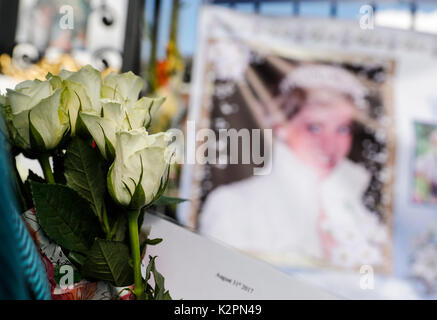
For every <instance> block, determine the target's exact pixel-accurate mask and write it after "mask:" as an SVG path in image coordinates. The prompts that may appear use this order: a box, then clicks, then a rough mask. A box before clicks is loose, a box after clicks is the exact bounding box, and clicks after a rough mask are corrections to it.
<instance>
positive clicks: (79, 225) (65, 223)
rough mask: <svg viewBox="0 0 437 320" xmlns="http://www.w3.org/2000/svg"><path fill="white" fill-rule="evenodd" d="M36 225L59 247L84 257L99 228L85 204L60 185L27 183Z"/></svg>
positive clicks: (76, 195) (73, 192)
mask: <svg viewBox="0 0 437 320" xmlns="http://www.w3.org/2000/svg"><path fill="white" fill-rule="evenodd" d="M30 185H31V189H32V196H33V201H34V204H35V210H36V214H37V217H38V221H39V224H40V225H41V227H42V228H43V230H44V231H45V232H46V233H47V235H48V236H49V237H50V238H51V239H53V240H54V241H55V242H56V243H57V244H59V245H60V246H61V247H63V248H66V249H68V250H72V251H78V252H81V253H86V252H87V251H88V250H89V248H90V247H91V245H92V243H93V241H94V238H96V237H98V236H99V234H100V232H99V224H98V222H97V221H96V218H95V216H94V215H93V212H92V210H91V208H90V206H89V204H88V202H87V201H86V200H84V199H83V198H82V197H80V196H79V195H78V194H77V192H76V191H74V190H72V189H70V188H68V187H66V186H62V185H57V184H43V183H38V182H35V181H31V182H30Z"/></svg>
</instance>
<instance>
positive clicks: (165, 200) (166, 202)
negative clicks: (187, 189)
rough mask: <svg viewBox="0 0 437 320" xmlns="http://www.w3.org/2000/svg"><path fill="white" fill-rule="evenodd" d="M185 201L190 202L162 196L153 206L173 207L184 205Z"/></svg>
mask: <svg viewBox="0 0 437 320" xmlns="http://www.w3.org/2000/svg"><path fill="white" fill-rule="evenodd" d="M185 201H188V200H187V199H183V198H176V197H167V196H164V195H162V196H161V197H159V198H158V200H156V201H155V202H154V203H153V204H154V205H157V206H171V205H174V204H179V203H182V202H185Z"/></svg>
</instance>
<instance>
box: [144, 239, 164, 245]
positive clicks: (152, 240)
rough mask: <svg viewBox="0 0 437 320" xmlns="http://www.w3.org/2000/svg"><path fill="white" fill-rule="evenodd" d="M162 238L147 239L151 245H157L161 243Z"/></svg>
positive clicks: (147, 242)
mask: <svg viewBox="0 0 437 320" xmlns="http://www.w3.org/2000/svg"><path fill="white" fill-rule="evenodd" d="M161 242H162V239H161V238H156V239H147V240H146V244H148V245H151V246H156V245H157V244H159V243H161Z"/></svg>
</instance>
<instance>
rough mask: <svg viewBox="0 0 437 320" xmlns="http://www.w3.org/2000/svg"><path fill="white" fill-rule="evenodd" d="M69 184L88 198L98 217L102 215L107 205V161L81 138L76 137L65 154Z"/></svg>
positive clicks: (66, 176) (66, 175)
mask: <svg viewBox="0 0 437 320" xmlns="http://www.w3.org/2000/svg"><path fill="white" fill-rule="evenodd" d="M64 167H65V173H64V175H65V178H66V180H67V186H69V187H70V188H72V189H73V190H75V191H77V193H79V194H80V195H81V196H82V197H83V198H84V199H85V200H87V201H88V202H89V203H90V205H91V208H92V209H93V211H94V213H95V214H96V215H97V217H102V215H103V210H104V206H105V192H106V174H105V163H104V160H103V158H102V157H101V156H100V153H99V151H98V150H96V149H93V148H92V147H91V146H89V145H88V144H87V143H86V142H85V141H83V140H82V139H80V138H77V137H76V138H74V139H73V140H72V141H71V143H70V145H69V146H68V148H67V152H66V155H65V162H64Z"/></svg>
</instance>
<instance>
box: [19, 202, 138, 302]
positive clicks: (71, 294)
mask: <svg viewBox="0 0 437 320" xmlns="http://www.w3.org/2000/svg"><path fill="white" fill-rule="evenodd" d="M22 218H23V220H24V222H25V223H26V225H27V227H28V229H29V232H30V234H31V236H32V238H33V239H34V241H35V243H36V244H37V246H38V247H39V249H40V253H41V257H42V260H43V262H44V266H45V268H46V272H47V277H48V279H49V282H50V286H51V291H52V299H54V300H112V299H121V300H131V299H133V296H132V294H131V293H130V291H128V290H124V289H125V288H120V287H115V286H113V285H112V284H110V283H109V282H104V281H98V282H90V281H87V280H86V279H82V278H81V277H80V275H75V276H74V285H73V288H65V289H64V288H61V286H60V284H59V283H58V281H57V280H59V268H60V267H61V266H64V265H70V266H72V267H73V269H74V266H73V264H72V263H71V262H70V261H69V260H68V258H67V256H66V255H65V254H64V252H62V249H61V247H60V246H58V245H57V244H56V243H54V242H52V241H51V240H49V239H48V238H47V236H46V235H45V234H44V231H43V230H42V228H41V226H40V225H39V224H38V221H37V217H36V213H35V211H34V210H33V209H31V210H28V211H26V212H25V213H23V215H22ZM57 271H58V272H57Z"/></svg>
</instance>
